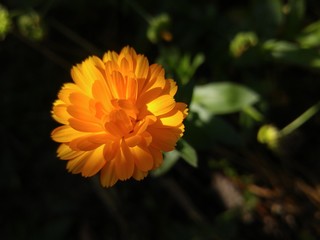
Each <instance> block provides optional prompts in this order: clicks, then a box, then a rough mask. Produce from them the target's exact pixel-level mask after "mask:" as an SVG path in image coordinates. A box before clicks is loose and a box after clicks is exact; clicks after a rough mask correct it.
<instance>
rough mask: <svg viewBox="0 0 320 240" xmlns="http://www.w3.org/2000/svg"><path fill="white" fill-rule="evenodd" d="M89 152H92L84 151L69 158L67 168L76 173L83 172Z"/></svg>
mask: <svg viewBox="0 0 320 240" xmlns="http://www.w3.org/2000/svg"><path fill="white" fill-rule="evenodd" d="M89 154H90V152H83V154H81V155H79V156H77V157H75V158H74V159H72V160H69V161H68V163H67V169H68V170H69V171H70V172H72V173H74V174H77V173H81V171H82V169H83V166H84V165H85V163H86V161H87V157H88V155H89Z"/></svg>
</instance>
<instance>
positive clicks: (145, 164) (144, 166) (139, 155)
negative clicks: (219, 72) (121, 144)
mask: <svg viewBox="0 0 320 240" xmlns="http://www.w3.org/2000/svg"><path fill="white" fill-rule="evenodd" d="M130 151H131V153H132V156H133V159H134V163H135V165H136V166H137V168H138V169H139V170H141V171H144V172H146V171H149V170H151V169H152V167H153V158H152V155H151V154H150V152H149V150H148V149H147V148H146V147H141V146H135V147H132V148H130Z"/></svg>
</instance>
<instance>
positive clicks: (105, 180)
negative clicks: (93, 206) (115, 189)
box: [100, 160, 118, 187]
mask: <svg viewBox="0 0 320 240" xmlns="http://www.w3.org/2000/svg"><path fill="white" fill-rule="evenodd" d="M117 181H118V177H117V175H116V171H115V160H112V161H108V162H106V164H105V165H104V167H103V168H102V169H101V172H100V182H101V185H102V186H103V187H111V186H113V185H114V184H115V183H116V182H117Z"/></svg>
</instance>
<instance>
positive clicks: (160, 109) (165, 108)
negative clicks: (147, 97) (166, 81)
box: [147, 95, 175, 116]
mask: <svg viewBox="0 0 320 240" xmlns="http://www.w3.org/2000/svg"><path fill="white" fill-rule="evenodd" d="M174 106H175V101H174V99H173V98H172V96H170V95H162V96H160V97H158V98H156V99H154V100H153V101H151V102H150V103H148V104H147V108H148V110H149V111H150V112H151V113H153V114H154V115H155V116H159V115H162V114H166V113H167V112H169V111H171V110H172V109H173V108H174Z"/></svg>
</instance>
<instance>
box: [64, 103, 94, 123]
mask: <svg viewBox="0 0 320 240" xmlns="http://www.w3.org/2000/svg"><path fill="white" fill-rule="evenodd" d="M67 112H68V115H69V118H71V117H73V118H77V119H79V120H81V121H85V122H93V123H94V122H95V123H97V122H98V119H96V118H95V116H94V115H93V114H92V113H91V112H89V110H88V109H87V108H84V107H80V106H76V105H70V106H68V108H67Z"/></svg>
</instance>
